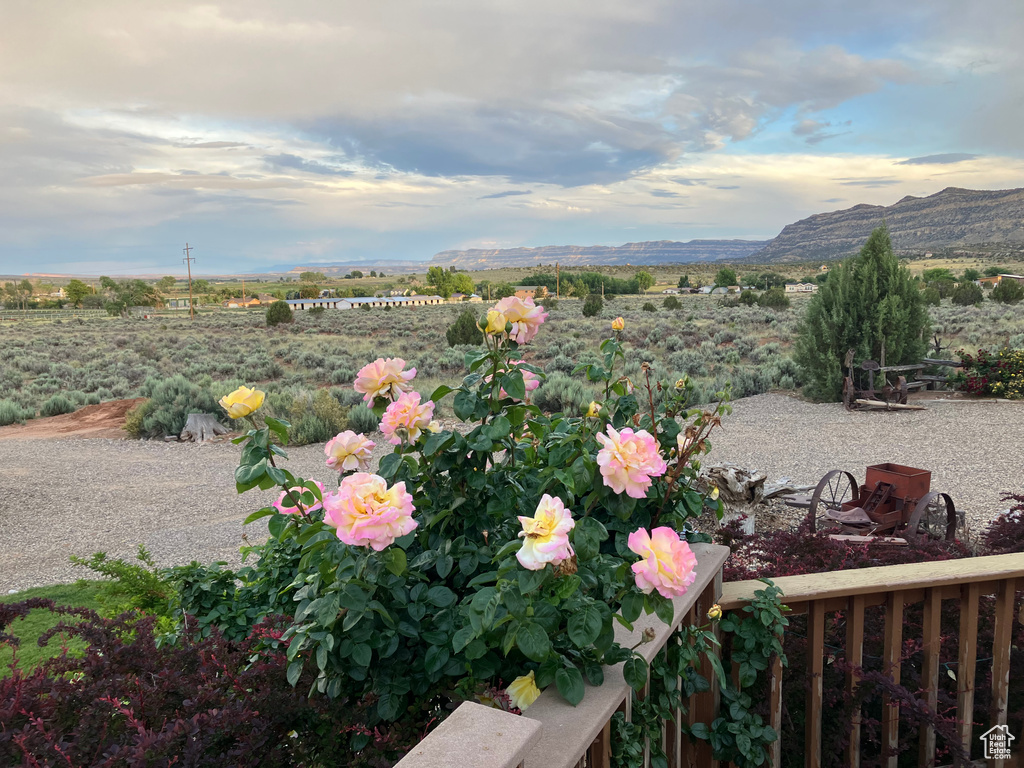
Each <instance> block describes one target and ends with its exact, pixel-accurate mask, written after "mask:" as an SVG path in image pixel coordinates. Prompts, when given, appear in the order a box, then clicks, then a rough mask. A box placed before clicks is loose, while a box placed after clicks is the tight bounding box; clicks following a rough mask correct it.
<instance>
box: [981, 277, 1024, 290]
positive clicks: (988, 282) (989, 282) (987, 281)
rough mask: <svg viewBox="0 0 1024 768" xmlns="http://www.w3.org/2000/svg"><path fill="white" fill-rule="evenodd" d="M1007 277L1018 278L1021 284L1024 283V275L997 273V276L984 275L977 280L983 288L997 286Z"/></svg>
mask: <svg viewBox="0 0 1024 768" xmlns="http://www.w3.org/2000/svg"><path fill="white" fill-rule="evenodd" d="M1006 279H1009V280H1016V281H1017V282H1018V283H1020V284H1021V285H1024V275H1005V274H1004V275H996V276H995V277H982V278H979V279H978V280H976V281H975V282H976V283H977V284H978V285H980V286H981V287H982V288H995V287H996V286H997V285H999V284H1000V283H1001V282H1003V280H1006Z"/></svg>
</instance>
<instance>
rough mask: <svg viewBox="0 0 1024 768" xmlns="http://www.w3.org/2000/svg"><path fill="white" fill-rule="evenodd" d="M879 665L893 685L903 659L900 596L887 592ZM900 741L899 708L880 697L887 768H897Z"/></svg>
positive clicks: (901, 601)
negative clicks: (884, 669) (880, 661)
mask: <svg viewBox="0 0 1024 768" xmlns="http://www.w3.org/2000/svg"><path fill="white" fill-rule="evenodd" d="M882 655H883V657H884V658H883V663H884V664H885V668H886V670H887V671H888V672H889V674H890V675H891V676H892V679H893V682H894V683H896V684H897V685H898V684H899V682H900V662H901V660H902V658H903V593H902V592H900V591H896V592H890V593H889V595H888V597H887V598H886V603H885V645H884V650H883V651H882ZM899 740H900V706H899V704H896V703H894V702H893V701H891V700H890V699H889V697H888V696H885V695H883V696H882V757H883V759H885V762H886V765H887V766H888V768H897V764H898V763H899V755H898V754H897V748H898V747H899Z"/></svg>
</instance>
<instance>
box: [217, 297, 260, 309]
mask: <svg viewBox="0 0 1024 768" xmlns="http://www.w3.org/2000/svg"><path fill="white" fill-rule="evenodd" d="M261 303H262V302H260V300H259V299H257V298H256V297H255V296H253V297H250V298H248V299H228V300H227V301H225V302H224V306H225V307H227V308H228V309H239V308H245V307H258V306H259V305H260V304H261Z"/></svg>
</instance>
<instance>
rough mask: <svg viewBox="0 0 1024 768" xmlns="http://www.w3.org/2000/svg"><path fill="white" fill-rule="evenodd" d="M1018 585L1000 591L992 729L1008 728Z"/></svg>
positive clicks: (997, 763) (998, 767)
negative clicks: (995, 727)
mask: <svg viewBox="0 0 1024 768" xmlns="http://www.w3.org/2000/svg"><path fill="white" fill-rule="evenodd" d="M1015 589H1016V582H1015V581H1014V580H1013V579H1006V580H1004V581H1001V582H999V588H998V589H997V591H996V626H995V639H994V641H993V643H992V717H991V720H990V722H991V725H993V726H996V725H1006V707H1007V698H1008V696H1009V694H1010V641H1011V639H1012V631H1013V608H1014V605H1013V599H1014V590H1015ZM1005 764H1006V761H1005V760H994V761H993V763H992V765H993V768H1003V766H1004V765H1005Z"/></svg>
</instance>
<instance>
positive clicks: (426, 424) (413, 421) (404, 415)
mask: <svg viewBox="0 0 1024 768" xmlns="http://www.w3.org/2000/svg"><path fill="white" fill-rule="evenodd" d="M433 418H434V403H433V401H432V400H427V402H425V403H423V404H422V405H421V404H420V393H419V392H406V393H405V394H403V395H402V396H401V397H399V398H398V399H397V400H395V402H393V403H392V404H391V405H389V406H388V408H387V410H386V411H384V416H383V417H381V420H380V431H381V432H383V433H384V436H385V437H386V438H387V439H388V442H389V443H391V444H392V445H401V444H402V443H415V442H416V441H417V440H419V439H420V435H421V434H422V433H423V430H424V429H429V428H430V421H431V419H433Z"/></svg>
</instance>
